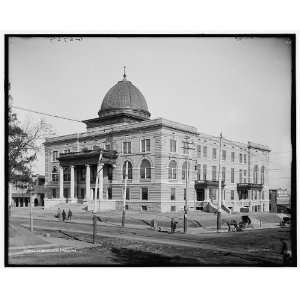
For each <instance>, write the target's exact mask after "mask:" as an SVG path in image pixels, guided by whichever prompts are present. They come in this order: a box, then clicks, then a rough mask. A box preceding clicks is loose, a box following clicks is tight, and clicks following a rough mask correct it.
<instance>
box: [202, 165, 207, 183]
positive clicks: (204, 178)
mask: <svg viewBox="0 0 300 300" xmlns="http://www.w3.org/2000/svg"><path fill="white" fill-rule="evenodd" d="M206 177H207V166H206V165H203V180H206V179H207V178H206Z"/></svg>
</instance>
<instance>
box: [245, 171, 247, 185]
mask: <svg viewBox="0 0 300 300" xmlns="http://www.w3.org/2000/svg"><path fill="white" fill-rule="evenodd" d="M244 183H247V170H244Z"/></svg>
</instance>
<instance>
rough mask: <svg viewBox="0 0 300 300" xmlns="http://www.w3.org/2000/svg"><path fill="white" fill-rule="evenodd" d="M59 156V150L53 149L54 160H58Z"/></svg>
mask: <svg viewBox="0 0 300 300" xmlns="http://www.w3.org/2000/svg"><path fill="white" fill-rule="evenodd" d="M57 157H58V151H53V152H52V161H57Z"/></svg>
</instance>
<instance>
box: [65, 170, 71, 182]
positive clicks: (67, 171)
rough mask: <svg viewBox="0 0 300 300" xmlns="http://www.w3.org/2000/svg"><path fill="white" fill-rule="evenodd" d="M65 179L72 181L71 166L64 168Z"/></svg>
mask: <svg viewBox="0 0 300 300" xmlns="http://www.w3.org/2000/svg"><path fill="white" fill-rule="evenodd" d="M64 181H71V173H70V168H69V167H65V168H64Z"/></svg>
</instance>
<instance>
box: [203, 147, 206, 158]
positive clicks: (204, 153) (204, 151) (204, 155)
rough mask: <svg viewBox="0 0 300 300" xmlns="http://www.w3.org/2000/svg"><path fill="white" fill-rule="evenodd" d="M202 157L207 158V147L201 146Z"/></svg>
mask: <svg viewBox="0 0 300 300" xmlns="http://www.w3.org/2000/svg"><path fill="white" fill-rule="evenodd" d="M203 157H204V158H207V146H203Z"/></svg>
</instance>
